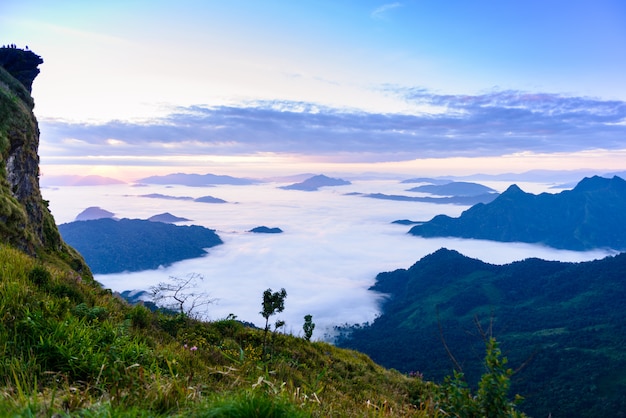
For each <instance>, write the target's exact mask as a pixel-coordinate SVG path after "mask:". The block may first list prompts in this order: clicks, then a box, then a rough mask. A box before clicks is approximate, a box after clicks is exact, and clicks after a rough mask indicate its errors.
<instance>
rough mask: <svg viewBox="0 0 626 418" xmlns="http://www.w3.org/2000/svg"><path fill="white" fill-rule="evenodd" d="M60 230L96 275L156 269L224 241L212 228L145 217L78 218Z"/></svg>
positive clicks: (198, 254) (61, 226)
mask: <svg viewBox="0 0 626 418" xmlns="http://www.w3.org/2000/svg"><path fill="white" fill-rule="evenodd" d="M59 231H60V232H61V234H62V236H63V239H64V240H65V241H66V242H67V243H68V244H70V245H71V246H73V247H74V248H76V249H77V250H78V251H80V253H81V254H82V255H83V257H85V260H86V261H87V263H89V266H90V267H91V269H92V271H93V272H94V273H95V274H109V273H121V272H123V271H141V270H153V269H157V268H158V267H159V266H168V265H170V264H172V263H174V262H176V261H181V260H185V259H188V258H196V257H201V256H203V255H205V254H206V251H205V248H210V247H213V246H216V245H219V244H222V240H221V239H220V237H219V236H218V235H217V234H216V233H215V231H214V230H212V229H208V228H205V227H202V226H198V225H188V226H187V225H182V226H178V225H173V224H169V223H164V222H153V221H150V220H141V219H120V220H115V219H111V218H102V219H93V220H87V221H75V222H69V223H65V224H62V225H59Z"/></svg>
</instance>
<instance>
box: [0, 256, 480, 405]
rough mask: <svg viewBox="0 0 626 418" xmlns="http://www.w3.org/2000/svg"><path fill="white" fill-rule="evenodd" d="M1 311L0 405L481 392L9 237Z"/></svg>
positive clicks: (259, 401)
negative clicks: (167, 301)
mask: <svg viewBox="0 0 626 418" xmlns="http://www.w3.org/2000/svg"><path fill="white" fill-rule="evenodd" d="M60 265H61V266H62V265H63V264H60ZM250 303H254V304H256V303H259V301H257V300H254V301H250ZM0 319H1V321H0V349H1V350H2V351H3V353H4V356H2V358H1V359H0V411H2V412H0V417H2V416H11V417H13V416H32V417H52V416H55V417H64V416H82V417H131V416H132V417H165V416H174V417H185V416H198V417H328V416H337V417H403V416H407V417H409V416H411V417H437V416H448V415H446V413H444V412H443V411H445V410H446V409H450V410H451V411H452V409H451V408H458V407H459V406H458V405H459V402H460V404H461V405H464V402H468V403H470V404H473V403H475V402H477V399H479V397H478V398H477V397H472V396H471V394H469V392H468V391H465V392H458V391H457V392H455V391H454V390H456V389H454V386H453V385H452V386H449V387H441V386H438V385H435V384H433V383H429V382H424V381H422V380H421V378H414V377H408V376H406V375H403V374H401V373H399V372H397V371H394V370H388V369H384V368H382V367H380V366H379V365H377V364H375V363H374V362H373V361H372V360H371V359H370V358H369V357H367V356H366V355H364V354H362V353H359V352H357V351H352V350H346V349H340V348H337V347H335V346H333V345H330V344H327V343H324V342H309V341H306V340H305V339H303V338H297V337H294V336H290V335H284V334H277V333H271V334H270V340H269V342H268V349H267V350H266V353H264V350H263V343H264V335H263V331H262V330H259V329H254V328H249V327H246V326H244V325H243V324H241V323H239V322H237V321H236V320H233V319H230V318H229V319H223V320H218V321H213V322H201V321H197V320H194V319H192V318H189V317H187V316H181V315H168V314H164V313H154V312H151V311H149V310H148V309H147V308H145V307H143V306H129V305H127V304H126V303H125V302H124V301H122V300H121V299H119V298H116V297H114V296H112V295H111V294H110V292H108V291H106V290H104V289H101V288H100V287H99V286H98V285H97V284H96V283H95V282H94V281H93V280H82V279H77V276H76V273H75V272H74V271H72V270H70V269H67V268H66V269H63V268H62V267H59V264H44V263H43V262H42V261H41V260H35V259H34V258H32V257H30V256H28V255H26V254H24V253H22V252H20V251H18V250H15V249H13V248H11V247H8V246H3V245H0ZM192 347H194V349H192ZM459 393H460V394H461V395H459ZM451 394H453V395H454V396H456V398H455V397H454V396H452V395H451ZM459 396H460V399H461V401H459ZM452 401H454V402H452ZM2 414H4V415H2Z"/></svg>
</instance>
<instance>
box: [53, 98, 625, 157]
mask: <svg viewBox="0 0 626 418" xmlns="http://www.w3.org/2000/svg"><path fill="white" fill-rule="evenodd" d="M387 90H388V93H389V94H393V95H396V96H402V97H403V98H404V99H405V101H406V102H407V104H409V105H412V106H413V107H414V108H415V109H418V108H419V109H429V111H428V112H414V113H413V114H408V113H404V114H399V113H396V114H382V113H367V112H363V111H350V110H345V109H333V108H324V107H319V106H316V105H314V104H310V103H297V102H257V103H254V104H252V105H249V106H240V107H234V106H217V107H204V106H191V107H185V108H177V109H175V111H173V112H172V113H171V114H169V116H167V117H164V118H160V119H156V120H152V121H150V122H130V121H110V122H108V123H104V124H84V123H68V122H64V121H59V120H43V121H41V131H42V144H41V154H42V157H43V158H46V159H50V160H55V159H61V160H62V159H63V158H72V157H81V156H108V157H124V156H168V155H202V154H206V155H224V156H230V155H253V154H259V153H276V154H289V155H309V156H319V157H320V158H324V159H325V160H326V161H336V162H381V161H401V160H411V159H417V158H440V157H455V156H463V157H481V156H498V155H505V154H512V153H522V152H534V153H554V152H576V151H582V150H589V149H608V150H614V149H625V148H626V102H622V101H607V100H596V99H593V98H586V97H566V96H561V95H555V94H545V93H538V94H533V93H523V92H517V91H499V92H492V93H486V94H483V95H474V96H463V95H438V94H434V93H432V92H429V91H427V90H422V89H399V88H395V87H388V88H387Z"/></svg>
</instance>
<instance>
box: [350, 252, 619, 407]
mask: <svg viewBox="0 0 626 418" xmlns="http://www.w3.org/2000/svg"><path fill="white" fill-rule="evenodd" d="M625 278H626V253H622V254H619V255H616V256H613V257H607V258H605V259H602V260H596V261H591V262H584V263H563V262H555V261H545V260H540V259H527V260H523V261H519V262H514V263H511V264H506V265H501V266H500V265H492V264H488V263H484V262H482V261H480V260H476V259H471V258H468V257H465V256H463V255H461V254H459V253H458V252H456V251H451V250H446V249H441V250H438V251H436V252H435V253H433V254H430V255H428V256H426V257H424V258H422V259H421V260H419V261H418V262H417V263H415V264H414V265H413V266H412V267H410V268H409V269H406V270H405V269H399V270H396V271H393V272H387V273H381V274H379V275H378V276H377V279H376V284H375V285H374V286H373V287H372V288H371V290H372V291H377V292H381V293H384V294H386V295H388V296H387V298H386V299H385V302H384V303H383V306H382V314H381V315H380V316H379V317H378V318H377V319H376V320H375V321H374V322H373V323H372V324H370V325H366V326H361V327H353V328H348V329H342V332H343V335H342V336H341V337H340V338H339V340H338V345H339V346H341V347H347V348H352V349H356V350H359V351H362V352H364V353H366V354H368V355H369V356H371V357H372V359H374V361H376V362H378V363H380V364H382V365H384V366H386V367H392V368H395V369H397V370H400V371H403V372H410V371H418V372H420V373H423V374H424V376H425V377H426V378H428V379H435V380H440V379H443V377H444V376H445V375H447V374H448V373H449V370H450V368H451V367H454V362H453V361H452V359H451V357H450V354H449V353H447V351H446V350H447V349H449V350H450V353H451V354H452V355H453V356H454V357H455V359H456V361H457V362H458V363H459V364H460V365H461V367H462V368H463V371H464V372H465V373H466V375H467V376H472V377H470V378H469V380H470V381H472V380H473V379H475V378H476V376H477V375H479V374H480V373H482V369H481V367H480V363H479V362H476V359H477V355H478V356H479V355H480V354H479V353H480V349H481V348H480V347H481V346H482V338H481V336H480V332H479V329H478V328H477V326H476V322H475V321H476V319H478V320H479V322H480V323H481V324H482V327H483V329H488V328H489V323H490V322H491V323H492V325H493V326H492V329H493V334H494V335H495V336H497V338H498V340H499V341H501V343H502V348H503V350H504V352H505V353H506V355H507V357H508V358H509V364H510V366H511V367H512V368H514V369H515V368H518V367H519V368H521V370H520V371H519V372H517V373H516V374H515V375H514V376H513V379H512V381H513V391H514V392H516V393H521V394H523V395H524V397H525V398H526V399H525V401H524V402H523V404H522V405H521V409H522V410H523V411H525V412H527V413H528V414H529V415H530V416H548V414H552V417H554V418H557V417H571V416H577V417H596V416H617V413H619V412H621V413H624V412H626V400H625V399H624V398H623V393H624V391H626V381H624V379H623V376H624V375H626V355H625V354H624V353H623V344H624V341H626V327H625V326H624V321H623V318H624V316H626V307H625V306H624V303H623V301H624V300H626V281H625Z"/></svg>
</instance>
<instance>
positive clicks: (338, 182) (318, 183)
mask: <svg viewBox="0 0 626 418" xmlns="http://www.w3.org/2000/svg"><path fill="white" fill-rule="evenodd" d="M348 184H352V183H350V182H349V181H347V180H343V179H338V178H332V177H328V176H325V175H324V174H318V175H316V176H313V177H310V178H308V179H306V180H304V181H303V182H301V183H295V184H292V185H289V186H283V187H281V189H285V190H304V191H316V190H318V189H319V188H320V187H326V186H346V185H348Z"/></svg>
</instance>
